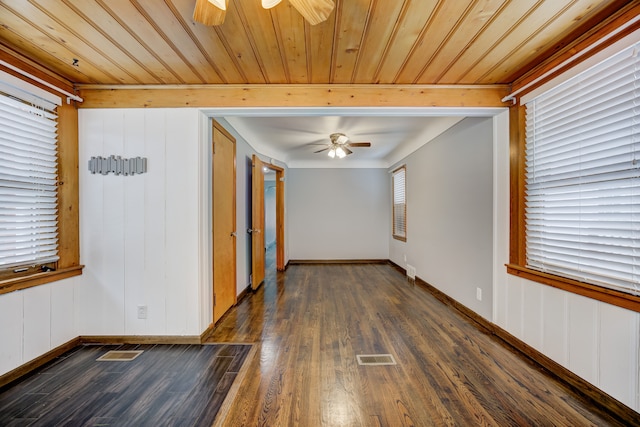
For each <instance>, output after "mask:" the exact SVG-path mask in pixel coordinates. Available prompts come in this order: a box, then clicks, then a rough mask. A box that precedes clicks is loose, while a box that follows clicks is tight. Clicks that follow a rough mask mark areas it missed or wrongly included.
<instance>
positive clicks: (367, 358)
mask: <svg viewBox="0 0 640 427" xmlns="http://www.w3.org/2000/svg"><path fill="white" fill-rule="evenodd" d="M356 358H357V359H358V365H367V366H375V365H395V364H396V360H395V359H394V358H393V356H392V355H390V354H358V355H357V356H356Z"/></svg>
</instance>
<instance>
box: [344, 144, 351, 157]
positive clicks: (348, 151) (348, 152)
mask: <svg viewBox="0 0 640 427" xmlns="http://www.w3.org/2000/svg"><path fill="white" fill-rule="evenodd" d="M342 149H343V150H344V152H345V153H347V156H348V155H349V154H351V153H353V151H351V150H349V149H348V148H347V146H346V145H345V146H343V147H342Z"/></svg>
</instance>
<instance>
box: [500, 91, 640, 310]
mask: <svg viewBox="0 0 640 427" xmlns="http://www.w3.org/2000/svg"><path fill="white" fill-rule="evenodd" d="M509 112H510V126H509V127H510V138H509V141H510V143H509V144H510V145H509V151H510V153H511V155H510V165H509V166H510V167H509V175H510V200H511V202H510V242H509V263H508V264H507V265H506V268H507V273H509V274H511V275H514V276H517V277H521V278H523V279H527V280H531V281H533V282H537V283H541V284H544V285H548V286H552V287H555V288H558V289H562V290H564V291H568V292H571V293H574V294H578V295H581V296H585V297H588V298H592V299H595V300H598V301H602V302H605V303H608V304H612V305H615V306H618V307H622V308H625V309H628V310H632V311H636V312H640V296H636V295H632V294H628V293H625V292H621V291H618V290H614V289H608V288H604V287H600V286H597V285H592V284H589V283H585V282H581V281H578V280H574V279H569V278H566V277H562V276H557V275H554V274H549V273H543V272H540V271H537V270H532V269H530V268H528V267H527V266H526V231H525V229H526V227H525V185H526V179H525V133H524V130H525V107H524V105H519V104H518V105H514V106H512V107H510V109H509Z"/></svg>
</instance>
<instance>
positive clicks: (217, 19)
mask: <svg viewBox="0 0 640 427" xmlns="http://www.w3.org/2000/svg"><path fill="white" fill-rule="evenodd" d="M223 2H224V5H225V9H226V6H228V5H229V0H219V3H220V4H223ZM225 9H221V8H219V7H218V6H216V5H214V4H213V3H211V2H210V1H209V0H196V7H195V8H194V9H193V20H194V21H196V22H199V23H201V24H203V25H207V26H211V25H222V23H223V22H224V17H225V15H226V13H227V11H226V10H225Z"/></svg>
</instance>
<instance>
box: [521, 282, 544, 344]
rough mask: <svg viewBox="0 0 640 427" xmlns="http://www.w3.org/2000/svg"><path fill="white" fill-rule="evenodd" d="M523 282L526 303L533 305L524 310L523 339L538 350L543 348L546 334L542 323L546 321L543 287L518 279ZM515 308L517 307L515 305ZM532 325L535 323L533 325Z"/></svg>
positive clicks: (523, 295)
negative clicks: (541, 326) (544, 334)
mask: <svg viewBox="0 0 640 427" xmlns="http://www.w3.org/2000/svg"><path fill="white" fill-rule="evenodd" d="M518 281H519V282H520V283H522V290H523V294H522V297H523V298H524V300H523V301H524V303H525V304H526V305H528V306H530V307H531V309H530V310H524V311H523V312H522V320H523V321H522V327H523V331H522V338H521V339H522V340H523V341H525V342H526V343H527V344H529V345H530V346H531V347H533V348H535V349H536V350H538V351H541V350H542V348H543V342H544V336H543V330H542V328H539V327H538V326H537V325H541V324H542V322H543V321H544V317H543V313H542V307H543V304H542V289H541V288H540V286H531V283H530V282H527V281H524V280H518ZM514 308H515V307H514ZM532 325H535V326H533V327H532Z"/></svg>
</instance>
